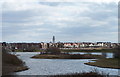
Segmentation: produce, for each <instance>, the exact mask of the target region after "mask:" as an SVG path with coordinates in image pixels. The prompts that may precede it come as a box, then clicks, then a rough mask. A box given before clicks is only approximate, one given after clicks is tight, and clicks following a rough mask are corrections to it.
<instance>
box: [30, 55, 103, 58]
mask: <svg viewBox="0 0 120 77" xmlns="http://www.w3.org/2000/svg"><path fill="white" fill-rule="evenodd" d="M31 58H36V59H98V58H103V56H101V55H92V54H84V55H81V54H59V55H52V54H39V55H35V56H33V57H31Z"/></svg>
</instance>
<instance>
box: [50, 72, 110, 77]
mask: <svg viewBox="0 0 120 77" xmlns="http://www.w3.org/2000/svg"><path fill="white" fill-rule="evenodd" d="M50 77H109V75H107V74H101V73H99V72H94V71H91V72H83V73H72V74H65V75H52V76H50Z"/></svg>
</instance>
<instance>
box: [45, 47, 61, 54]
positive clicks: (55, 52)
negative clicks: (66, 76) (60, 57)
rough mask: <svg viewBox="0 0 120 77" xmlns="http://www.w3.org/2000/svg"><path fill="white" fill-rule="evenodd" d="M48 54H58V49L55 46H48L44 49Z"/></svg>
mask: <svg viewBox="0 0 120 77" xmlns="http://www.w3.org/2000/svg"><path fill="white" fill-rule="evenodd" d="M45 52H46V53H48V54H60V49H59V48H57V47H50V48H47V49H46V50H45Z"/></svg>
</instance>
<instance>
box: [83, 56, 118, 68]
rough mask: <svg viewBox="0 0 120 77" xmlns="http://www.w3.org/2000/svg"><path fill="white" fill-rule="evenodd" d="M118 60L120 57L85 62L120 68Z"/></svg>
mask: <svg viewBox="0 0 120 77" xmlns="http://www.w3.org/2000/svg"><path fill="white" fill-rule="evenodd" d="M118 61H120V59H118V58H109V59H99V60H96V62H88V63H85V64H87V65H92V66H98V67H103V68H115V69H120V64H119V63H118Z"/></svg>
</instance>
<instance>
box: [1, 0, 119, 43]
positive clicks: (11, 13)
mask: <svg viewBox="0 0 120 77" xmlns="http://www.w3.org/2000/svg"><path fill="white" fill-rule="evenodd" d="M117 1H118V0H96V1H94V0H81V1H80V0H69V1H68V0H56V1H55V0H52V1H51V0H50V1H49V0H44V2H43V1H40V0H2V1H1V2H0V3H2V8H1V9H2V11H1V12H0V14H2V39H0V40H1V41H6V42H50V41H51V39H52V37H53V36H55V37H56V41H62V42H67V41H72V42H78V41H79V42H97V41H104V42H105V41H106V42H117V40H118V21H117V20H118V2H117ZM0 35H1V34H0Z"/></svg>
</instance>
